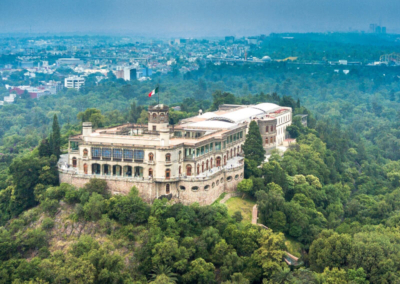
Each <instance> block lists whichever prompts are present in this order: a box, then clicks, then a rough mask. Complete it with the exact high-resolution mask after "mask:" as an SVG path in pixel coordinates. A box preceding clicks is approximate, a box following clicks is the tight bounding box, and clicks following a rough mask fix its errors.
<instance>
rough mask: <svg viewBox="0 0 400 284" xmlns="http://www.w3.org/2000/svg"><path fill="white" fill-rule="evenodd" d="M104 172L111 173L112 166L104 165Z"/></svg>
mask: <svg viewBox="0 0 400 284" xmlns="http://www.w3.org/2000/svg"><path fill="white" fill-rule="evenodd" d="M103 173H104V174H105V175H111V166H110V165H103Z"/></svg>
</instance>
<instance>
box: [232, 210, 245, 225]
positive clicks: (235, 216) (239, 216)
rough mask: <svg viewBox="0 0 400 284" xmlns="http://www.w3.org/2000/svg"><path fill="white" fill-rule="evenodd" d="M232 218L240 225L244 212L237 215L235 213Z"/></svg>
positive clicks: (237, 212)
mask: <svg viewBox="0 0 400 284" xmlns="http://www.w3.org/2000/svg"><path fill="white" fill-rule="evenodd" d="M232 218H233V219H234V220H235V221H236V222H238V223H240V222H241V221H242V220H243V216H242V212H240V211H236V212H235V213H233V216H232Z"/></svg>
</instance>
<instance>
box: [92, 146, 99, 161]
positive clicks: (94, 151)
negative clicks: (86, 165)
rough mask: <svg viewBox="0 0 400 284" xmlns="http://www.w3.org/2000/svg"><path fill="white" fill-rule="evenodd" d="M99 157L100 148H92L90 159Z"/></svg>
mask: <svg viewBox="0 0 400 284" xmlns="http://www.w3.org/2000/svg"><path fill="white" fill-rule="evenodd" d="M100 157H101V148H92V158H95V159H96V158H100Z"/></svg>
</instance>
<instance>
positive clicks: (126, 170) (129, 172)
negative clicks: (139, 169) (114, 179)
mask: <svg viewBox="0 0 400 284" xmlns="http://www.w3.org/2000/svg"><path fill="white" fill-rule="evenodd" d="M124 176H126V177H131V176H132V167H131V166H125V167H124Z"/></svg>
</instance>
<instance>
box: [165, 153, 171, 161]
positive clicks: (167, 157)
mask: <svg viewBox="0 0 400 284" xmlns="http://www.w3.org/2000/svg"><path fill="white" fill-rule="evenodd" d="M165 161H166V162H171V154H169V153H168V154H166V155H165Z"/></svg>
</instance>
